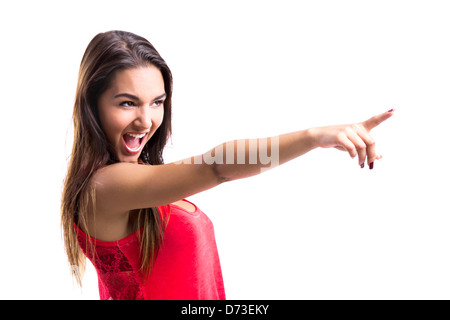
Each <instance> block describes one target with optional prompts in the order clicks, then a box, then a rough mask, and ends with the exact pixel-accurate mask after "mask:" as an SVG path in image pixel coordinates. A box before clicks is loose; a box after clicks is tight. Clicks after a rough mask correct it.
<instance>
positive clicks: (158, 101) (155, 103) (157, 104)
mask: <svg viewBox="0 0 450 320" xmlns="http://www.w3.org/2000/svg"><path fill="white" fill-rule="evenodd" d="M163 104H164V100H157V101H155V102H153V104H152V106H153V107H155V108H157V107H160V106H162V105H163Z"/></svg>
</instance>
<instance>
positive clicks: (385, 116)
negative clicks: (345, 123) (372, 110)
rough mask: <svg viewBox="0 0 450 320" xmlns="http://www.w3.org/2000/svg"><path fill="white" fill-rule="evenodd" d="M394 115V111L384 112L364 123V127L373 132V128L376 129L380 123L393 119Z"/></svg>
mask: <svg viewBox="0 0 450 320" xmlns="http://www.w3.org/2000/svg"><path fill="white" fill-rule="evenodd" d="M393 114H394V109H391V110H389V111H386V112H383V113H381V114H379V115H376V116H373V117H372V118H370V119H368V120H366V121H364V122H363V123H362V125H363V126H364V127H365V128H366V129H367V130H368V131H370V130H372V129H373V128H375V127H376V126H378V125H379V124H380V123H382V122H384V121H386V120H387V119H389V118H390V117H392V115H393Z"/></svg>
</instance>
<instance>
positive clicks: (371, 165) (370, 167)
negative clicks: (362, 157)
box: [369, 162, 373, 170]
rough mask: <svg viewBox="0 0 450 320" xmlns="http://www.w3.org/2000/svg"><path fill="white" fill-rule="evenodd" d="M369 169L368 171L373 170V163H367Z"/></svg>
mask: <svg viewBox="0 0 450 320" xmlns="http://www.w3.org/2000/svg"><path fill="white" fill-rule="evenodd" d="M369 169H370V170H372V169H373V162H371V163H369Z"/></svg>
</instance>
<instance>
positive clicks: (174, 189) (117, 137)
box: [88, 66, 393, 241]
mask: <svg viewBox="0 0 450 320" xmlns="http://www.w3.org/2000/svg"><path fill="white" fill-rule="evenodd" d="M164 93H165V92H164V82H163V79H162V75H161V73H160V72H159V70H158V69H156V68H155V67H153V66H149V67H142V68H136V69H129V70H124V71H121V72H119V73H117V75H116V77H115V78H114V79H113V81H112V84H111V86H110V88H109V89H108V90H106V91H105V92H104V94H103V95H102V96H101V97H100V99H99V115H100V119H101V122H102V126H103V128H104V130H105V133H106V135H107V137H108V140H109V141H110V142H111V143H112V144H113V145H114V146H115V148H116V152H117V154H118V157H119V159H120V160H121V162H120V163H116V164H114V165H110V166H107V167H104V168H101V169H99V170H98V171H97V172H96V173H95V175H94V177H93V179H92V183H93V186H94V188H95V191H96V207H95V212H96V215H95V219H93V215H88V225H89V228H90V230H92V235H93V236H94V237H95V238H97V239H100V240H104V241H114V240H119V239H121V238H123V237H125V236H127V235H129V234H130V233H131V232H133V231H134V230H130V221H131V220H132V219H133V212H135V210H137V209H139V208H148V207H156V206H161V205H166V204H170V203H173V204H176V205H178V206H181V207H183V208H185V209H186V210H187V211H190V212H192V211H194V207H193V206H192V205H191V204H190V203H188V202H185V201H182V200H180V199H184V198H186V197H189V196H191V195H194V194H196V193H199V192H202V191H205V190H208V189H211V188H213V187H215V186H217V185H219V184H221V183H224V182H225V181H233V180H237V179H242V178H247V177H251V176H254V175H257V174H260V173H261V172H262V171H264V169H266V168H268V165H267V162H264V161H262V159H261V158H260V157H258V155H259V154H261V153H260V152H261V151H267V150H260V149H261V148H266V149H268V150H270V149H271V150H272V152H273V150H274V149H273V148H272V147H273V145H272V143H274V141H276V147H277V149H276V152H277V154H276V155H277V164H279V165H281V164H284V163H286V162H288V161H290V160H292V159H295V158H297V157H299V156H301V155H303V154H305V153H307V152H309V151H311V150H313V149H315V148H336V149H339V150H342V151H346V152H348V153H349V155H350V156H351V157H352V158H356V157H357V158H358V164H359V165H362V164H364V163H365V162H367V164H368V165H369V167H371V168H373V163H374V162H375V161H376V160H378V159H380V158H381V156H379V155H378V154H377V153H376V150H375V141H374V139H373V138H372V137H371V136H370V131H371V130H372V129H373V128H375V127H376V126H378V125H380V124H381V123H382V122H384V121H385V120H387V119H389V118H390V117H391V116H392V115H393V111H392V110H390V111H388V112H385V113H382V114H379V115H377V116H374V117H372V118H370V119H368V120H366V121H363V122H361V123H355V124H348V125H336V126H327V127H318V128H311V129H307V130H301V131H296V132H291V133H287V134H283V135H279V136H275V137H268V138H261V139H256V140H257V141H255V140H250V139H243V140H235V141H229V142H227V143H223V144H221V145H218V146H216V147H215V148H214V149H212V151H210V152H208V153H205V154H203V155H197V156H195V157H194V156H193V157H190V158H187V159H184V160H182V161H179V162H176V163H175V162H174V163H168V164H164V165H158V166H151V165H139V164H138V158H139V155H140V151H136V152H134V151H133V150H134V149H133V148H131V149H130V148H129V147H127V146H126V143H124V140H123V138H122V137H123V136H124V135H126V134H141V135H144V134H145V136H144V137H143V138H142V139H143V140H142V145H144V144H145V143H147V141H148V140H149V139H150V137H151V136H152V135H153V133H154V132H155V131H156V129H157V128H158V127H159V126H160V125H161V122H162V119H163V113H164V110H163V106H162V103H163V101H164V98H165V96H164ZM252 141H253V144H252ZM251 145H253V146H255V147H254V148H252V147H250V146H251ZM230 146H231V147H232V148H233V147H234V160H237V154H238V146H245V148H244V147H243V148H241V150H242V151H245V159H249V158H251V157H252V159H254V160H255V161H253V162H249V161H245V163H238V161H231V162H232V163H230V161H229V160H230V157H229V154H228V158H227V152H226V150H227V147H228V148H230ZM136 149H138V147H136ZM130 150H131V151H132V152H130ZM141 150H142V149H141ZM217 150H224V152H223V159H222V161H215V162H214V163H210V162H208V161H199V159H205V158H207V157H208V156H209V157H210V156H211V155H214V156H216V158H215V160H220V159H218V158H217V154H216V151H217ZM268 153H270V151H268ZM268 153H266V154H268ZM227 160H228V161H227Z"/></svg>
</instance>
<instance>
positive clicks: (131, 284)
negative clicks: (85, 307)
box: [74, 199, 225, 300]
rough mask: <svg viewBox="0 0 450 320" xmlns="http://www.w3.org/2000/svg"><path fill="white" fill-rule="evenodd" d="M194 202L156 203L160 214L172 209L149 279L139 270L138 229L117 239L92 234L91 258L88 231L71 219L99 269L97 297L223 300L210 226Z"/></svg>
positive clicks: (87, 254)
mask: <svg viewBox="0 0 450 320" xmlns="http://www.w3.org/2000/svg"><path fill="white" fill-rule="evenodd" d="M183 200H184V201H187V200H185V199H183ZM187 202H189V203H191V202H190V201H187ZM192 204H193V203H192ZM193 205H194V204H193ZM194 207H195V212H193V213H190V212H188V211H186V210H185V209H183V208H181V207H179V206H177V205H173V204H170V205H166V206H162V207H159V212H160V214H167V213H168V212H169V209H170V217H169V222H168V225H167V228H166V231H165V234H164V240H163V243H162V245H161V248H160V250H159V252H158V256H157V258H156V260H155V263H154V266H153V270H152V272H151V274H150V276H149V277H148V278H147V280H145V279H144V277H143V275H142V273H141V272H140V271H139V265H140V264H139V239H138V236H137V233H138V232H139V230H138V231H136V232H135V233H133V234H131V235H129V236H127V237H125V238H123V239H121V240H118V241H100V240H96V239H93V238H90V239H92V241H93V245H94V247H95V251H96V254H97V258H96V259H93V255H92V252H91V250H87V247H88V246H87V239H88V236H87V235H86V234H85V233H84V232H83V231H82V230H81V229H80V228H78V227H77V226H76V224H74V225H75V229H76V231H77V232H78V243H79V244H80V247H81V248H82V250H83V252H84V253H85V255H86V256H87V257H88V258H89V260H91V262H92V263H93V264H94V266H95V269H96V270H97V275H98V286H99V291H100V299H102V300H108V299H109V300H110V299H113V300H124V299H125V300H149V299H156V300H166V299H168V300H199V299H200V300H217V299H219V300H224V299H225V291H224V285H223V279H222V271H221V268H220V261H219V255H218V252H217V246H216V241H215V236H214V228H213V225H212V223H211V220H210V219H209V218H208V217H207V216H206V215H205V214H204V213H203V212H202V211H201V210H200V209H198V208H197V206H195V205H194Z"/></svg>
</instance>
